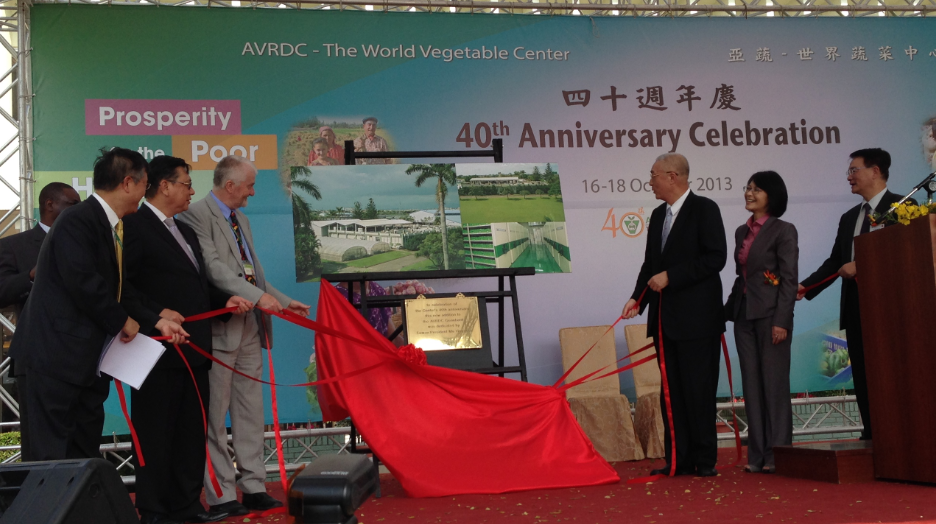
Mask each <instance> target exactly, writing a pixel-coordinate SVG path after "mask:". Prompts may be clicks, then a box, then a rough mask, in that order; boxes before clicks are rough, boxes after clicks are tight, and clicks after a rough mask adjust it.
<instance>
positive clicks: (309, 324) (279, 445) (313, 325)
mask: <svg viewBox="0 0 936 524" xmlns="http://www.w3.org/2000/svg"><path fill="white" fill-rule="evenodd" d="M237 309H238V307H236V306H235V307H229V308H223V309H216V310H214V311H207V312H205V313H199V314H197V315H192V316H190V317H186V318H185V320H184V322H195V321H198V320H205V319H209V318H212V317H216V316H220V315H224V314H227V313H233V312H235V311H237ZM258 309H260V310H261V311H263V312H265V313H268V314H271V315H275V316H277V317H280V318H282V319H283V320H286V321H287V322H292V323H293V324H297V325H300V326H302V327H306V328H308V329H312V330H313V331H322V332H323V333H327V334H330V335H332V336H336V337H339V338H343V339H346V340H351V341H354V342H357V343H359V344H361V345H362V346H364V347H367V348H368V349H369V350H374V351H380V350H379V348H376V347H372V346H371V345H370V343H368V342H366V341H363V340H360V339H357V338H355V337H351V336H348V335H346V334H344V333H342V332H340V331H337V330H334V329H331V328H329V327H327V326H324V325H322V324H319V323H318V322H315V321H314V320H309V319H306V318H304V317H302V316H299V315H297V314H295V313H292V312H291V311H288V310H286V311H285V314H279V313H276V312H274V311H270V310H267V309H263V308H259V307H258ZM264 336H265V337H266V341H267V347H268V348H269V347H270V340H269V337H268V336H267V334H266V333H264ZM152 338H153V340H160V341H165V340H168V339H169V338H170V337H166V336H157V337H152ZM185 344H187V345H188V346H189V347H190V348H192V349H193V350H194V351H195V352H196V353H198V354H200V355H202V356H203V357H205V358H207V359H208V360H210V361H212V362H214V363H215V364H218V365H220V366H222V367H224V368H227V369H229V370H231V371H232V372H234V373H237V374H238V375H240V376H242V377H245V378H248V379H250V380H253V381H255V382H260V383H262V384H267V385H269V386H270V400H271V407H272V415H273V432H274V434H275V435H276V439H275V440H276V452H277V462H278V463H279V473H280V479H281V480H282V482H283V492H284V493H286V494H288V493H289V490H288V489H287V484H286V483H287V477H286V462H285V459H284V457H283V439H282V435H281V434H280V427H279V407H278V404H277V400H276V386H287V387H309V386H317V385H322V384H329V383H332V382H338V381H339V380H344V379H347V378H350V377H353V376H355V375H360V374H363V373H366V372H368V371H371V370H373V369H376V368H378V367H380V366H382V365H384V364H388V363H389V362H391V361H392V360H393V359H392V358H390V357H388V356H387V355H386V353H384V352H382V351H380V353H379V354H380V355H381V356H385V357H388V358H387V359H386V360H384V361H383V362H380V363H377V364H374V365H372V366H367V367H365V368H362V369H357V370H354V371H351V372H348V373H343V374H341V375H336V376H334V377H331V378H328V379H324V380H316V381H315V382H303V383H301V384H277V383H276V375H275V372H274V370H273V354H272V352H271V351H270V350H267V357H268V363H269V364H268V365H269V368H270V380H269V381H266V380H262V379H258V378H255V377H251V376H249V375H247V374H245V373H243V372H241V371H238V370H236V369H234V368H233V367H231V366H229V365H227V364H226V363H224V362H222V361H221V360H218V359H217V358H216V357H214V356H213V355H212V354H211V353H208V352H207V351H205V350H203V349H201V348H200V347H198V346H197V345H195V344H194V343H192V342H191V341H187V342H185ZM173 346H174V347H175V349H176V352H177V353H178V354H179V356H180V357H181V358H182V362H184V363H185V367H186V369H188V371H189V375H190V376H191V377H192V383H193V384H194V385H195V392H196V394H197V395H198V403H199V405H200V406H201V412H202V424H203V426H204V428H205V434H206V436H207V432H208V418H207V415H206V412H205V403H204V401H203V400H202V395H201V391H199V389H198V383H197V382H196V381H195V374H194V373H193V371H192V367H191V365H190V364H189V361H188V359H187V358H185V354H184V353H183V352H182V349H181V348H180V347H179V345H178V344H173ZM419 354H422V359H423V360H425V354H424V353H422V350H421V349H419V348H416V347H412V349H411V350H410V351H409V352H408V353H406V354H405V355H403V354H401V355H399V358H401V359H404V360H407V359H406V356H410V360H412V358H416V359H417V360H418V356H419ZM114 382H115V383H116V385H117V396H118V397H119V399H120V409H121V410H122V411H123V416H124V418H125V419H126V420H127V425H128V426H129V428H130V438H131V439H132V440H133V446H134V448H135V449H136V453H137V457H139V461H140V466H141V467H144V466H146V463H145V461H144V460H143V450H142V448H141V447H140V441H139V437H138V436H137V432H136V428H134V427H133V422H132V421H131V419H130V413H129V411H128V410H127V400H126V397H125V396H124V391H123V384H122V383H121V382H120V381H119V380H117V379H114ZM205 459H206V460H205V462H206V464H207V470H208V477H209V478H210V480H211V486H212V488H214V490H215V494H216V495H217V496H218V497H221V496H222V495H223V491H222V489H221V484H220V483H219V482H218V477H217V475H216V474H215V471H214V465H213V464H212V463H211V456H210V454H209V450H208V441H207V440H206V441H205ZM285 511H286V509H285V508H274V509H272V510H267V511H264V512H262V513H251V514H250V515H248V517H250V516H254V517H265V516H268V515H273V514H276V513H284V512H285Z"/></svg>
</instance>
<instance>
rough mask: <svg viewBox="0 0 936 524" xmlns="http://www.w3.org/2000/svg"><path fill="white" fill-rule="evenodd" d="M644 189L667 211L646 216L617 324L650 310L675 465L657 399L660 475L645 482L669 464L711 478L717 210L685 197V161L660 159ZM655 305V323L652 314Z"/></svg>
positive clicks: (719, 260) (719, 263) (718, 323)
mask: <svg viewBox="0 0 936 524" xmlns="http://www.w3.org/2000/svg"><path fill="white" fill-rule="evenodd" d="M650 186H651V188H652V189H653V194H654V196H656V198H657V199H659V200H663V201H664V202H666V203H665V204H663V205H660V206H659V207H657V208H656V209H654V210H653V213H652V214H651V216H650V227H649V228H648V232H647V247H646V251H645V254H644V262H643V265H642V266H641V268H640V274H639V275H638V276H637V286H636V287H635V288H634V293H633V295H631V299H630V300H628V301H627V304H626V305H625V306H624V312H623V316H624V318H634V317H635V316H637V314H638V308H639V310H640V311H641V312H642V311H643V309H644V308H645V307H648V306H649V308H650V313H649V318H648V321H647V336H650V337H653V341H654V344H655V345H656V348H657V355H658V356H659V354H660V346H661V344H662V346H663V351H662V353H663V357H664V358H663V362H662V364H664V365H665V366H666V376H667V378H668V384H669V393H670V400H671V402H670V404H671V407H672V413H673V429H674V432H675V435H676V457H673V456H672V442H671V440H670V428H669V420H668V417H667V414H666V400H665V398H664V395H663V393H662V392H661V394H660V402H661V404H662V406H663V423H664V428H665V430H664V435H665V438H664V441H665V447H666V467H664V468H660V469H657V470H653V471H652V472H651V474H664V475H665V474H669V473H670V468H671V465H672V464H673V462H672V461H673V460H674V458H675V460H676V474H677V475H683V474H686V475H688V474H697V475H699V476H702V477H710V476H715V475H717V474H718V472H717V471H716V470H715V463H716V461H717V459H718V449H717V444H718V441H717V435H716V431H715V394H716V390H717V388H718V364H719V362H720V355H719V347H718V346H719V341H720V337H721V335H722V333H724V332H725V312H724V306H723V304H722V285H721V278H720V277H719V275H718V274H719V272H720V271H721V270H722V268H724V267H725V262H726V260H727V257H728V246H727V242H726V240H725V226H724V224H723V223H722V218H721V212H720V211H719V209H718V205H717V204H715V202H712V201H711V200H709V199H707V198H704V197H700V196H698V195H695V194H694V193H692V191H690V190H689V162H688V161H687V160H686V157H684V156H682V155H680V154H678V153H667V154H664V155H661V156H659V157H658V158H657V160H656V162H655V163H654V164H653V168H652V169H651V170H650ZM648 287H649V289H647V291H646V293H644V289H646V288H648ZM642 294H643V300H642V301H641V302H640V303H638V302H637V301H638V300H639V299H640V296H641V295H642ZM661 299H662V301H663V303H662V315H660V314H659V313H658V308H659V307H660V300H661ZM661 322H662V334H663V336H662V338H661V337H660V323H661ZM661 367H662V366H661Z"/></svg>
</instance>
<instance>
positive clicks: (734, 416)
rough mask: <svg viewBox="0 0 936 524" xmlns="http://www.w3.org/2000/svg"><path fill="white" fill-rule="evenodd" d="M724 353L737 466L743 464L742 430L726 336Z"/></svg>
mask: <svg viewBox="0 0 936 524" xmlns="http://www.w3.org/2000/svg"><path fill="white" fill-rule="evenodd" d="M721 347H722V353H724V355H725V369H726V370H728V390H729V391H731V418H732V420H733V421H734V440H735V449H737V451H738V458H737V460H735V466H737V465H739V464H741V430H739V429H738V415H737V413H735V407H734V403H735V398H734V385H732V383H731V359H730V358H728V342H726V341H725V334H724V333H722V336H721Z"/></svg>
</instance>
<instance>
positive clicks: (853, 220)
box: [796, 148, 916, 440]
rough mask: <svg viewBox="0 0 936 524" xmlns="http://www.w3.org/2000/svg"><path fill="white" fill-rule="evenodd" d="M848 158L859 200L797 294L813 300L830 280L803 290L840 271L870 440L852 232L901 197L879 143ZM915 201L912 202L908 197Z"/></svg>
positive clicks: (844, 316) (844, 317)
mask: <svg viewBox="0 0 936 524" xmlns="http://www.w3.org/2000/svg"><path fill="white" fill-rule="evenodd" d="M849 156H850V158H851V163H850V164H849V165H848V170H847V171H846V174H847V175H848V178H847V179H848V183H849V185H851V192H852V194H855V195H860V196H861V198H862V202H861V204H858V205H857V206H855V207H853V208H851V209H849V210H848V211H846V212H845V214H844V215H842V218H841V219H839V225H838V232H837V233H836V235H835V243H834V244H832V253H831V254H830V255H829V258H827V259H826V260H825V262H823V263H822V265H820V266H819V269H817V270H816V271H814V272H813V274H812V275H809V277H807V278H806V279H804V280H803V281H802V282H801V283H800V285H799V289H798V291H797V294H796V299H797V300H802V299H803V298H804V297H805V298H806V299H807V300H812V299H813V298H814V297H815V296H816V295H818V294H819V293H821V292H822V291H823V290H824V289H825V288H827V287H829V286H831V285H832V282H833V281H829V282H826V283H825V284H823V285H821V286H818V287H816V288H815V289H811V290H809V292H806V291H805V289H806V288H807V287H809V286H812V285H815V284H817V283H818V282H822V281H823V280H825V279H826V278H828V277H830V276H832V275H835V274H838V275H839V276H840V277H842V298H841V304H840V306H839V307H840V309H839V328H840V329H844V330H845V338H846V340H847V342H848V356H849V358H850V359H851V368H852V379H853V380H854V383H855V397H856V398H855V400H856V401H857V403H858V411H859V412H860V413H861V422H862V424H863V425H864V429H863V430H862V432H861V439H862V440H871V413H870V408H869V407H868V381H867V378H866V376H865V356H864V341H863V339H862V335H861V309H860V307H859V305H858V282H857V281H856V280H855V278H856V277H857V275H858V270H857V268H856V267H855V245H854V239H855V237H856V236H858V235H861V234H864V233H867V232H869V231H871V220H870V216H869V215H870V214H871V213H872V212H873V213H875V214H877V215H883V214H884V213H886V212H887V210H888V209H890V205H891V204H892V203H894V202H897V201H898V200H900V198H901V197H900V195H898V194H896V193H892V192H890V191H888V190H887V179H888V177H889V176H890V174H889V169H890V165H891V157H890V154H889V153H888V152H887V151H884V150H883V149H879V148H871V149H859V150H858V151H855V152H854V153H852V154H851V155H849ZM913 203H914V204H916V202H913Z"/></svg>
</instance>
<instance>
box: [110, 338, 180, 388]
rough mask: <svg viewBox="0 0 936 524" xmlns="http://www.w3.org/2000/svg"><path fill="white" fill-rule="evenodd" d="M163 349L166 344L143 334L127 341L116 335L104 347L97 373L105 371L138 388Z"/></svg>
mask: <svg viewBox="0 0 936 524" xmlns="http://www.w3.org/2000/svg"><path fill="white" fill-rule="evenodd" d="M165 350H166V346H164V345H162V343H160V342H157V341H155V340H153V339H151V338H150V337H147V336H145V335H139V334H138V335H137V336H135V337H133V340H131V341H130V342H127V343H124V342H121V340H120V337H116V338H114V339H113V340H111V342H110V344H108V345H107V346H105V347H104V351H103V353H102V355H101V362H100V364H98V374H101V373H102V372H103V373H107V374H108V375H110V376H112V377H114V378H116V379H117V380H119V381H121V382H123V383H124V384H128V385H130V386H131V387H132V388H133V389H140V386H142V385H143V381H144V380H146V377H147V376H149V374H150V371H152V370H153V366H155V365H156V361H157V360H159V357H161V356H162V354H163V351H165Z"/></svg>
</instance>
